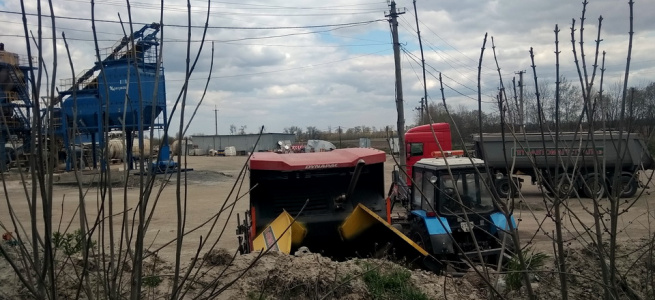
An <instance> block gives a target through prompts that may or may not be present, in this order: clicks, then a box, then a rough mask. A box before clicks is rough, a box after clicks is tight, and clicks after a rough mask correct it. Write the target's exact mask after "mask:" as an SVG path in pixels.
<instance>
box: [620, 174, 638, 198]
mask: <svg viewBox="0 0 655 300" xmlns="http://www.w3.org/2000/svg"><path fill="white" fill-rule="evenodd" d="M638 189H639V184H638V183H637V179H636V178H634V177H632V176H628V175H623V176H621V177H619V197H621V198H630V197H632V196H634V195H635V194H636V193H637V190H638Z"/></svg>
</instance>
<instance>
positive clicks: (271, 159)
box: [250, 148, 387, 171]
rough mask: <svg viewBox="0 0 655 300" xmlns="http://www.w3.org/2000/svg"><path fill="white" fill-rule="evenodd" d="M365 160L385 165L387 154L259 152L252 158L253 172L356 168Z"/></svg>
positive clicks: (357, 150)
mask: <svg viewBox="0 0 655 300" xmlns="http://www.w3.org/2000/svg"><path fill="white" fill-rule="evenodd" d="M360 159H363V160H364V162H365V163H366V164H367V165H370V164H375V163H383V162H385V161H386V160H387V157H386V154H385V153H384V152H382V151H380V150H376V149H371V148H347V149H335V150H332V151H329V152H314V153H289V154H278V153H273V152H257V153H254V154H253V155H252V157H251V158H250V169H251V170H279V171H298V170H311V169H327V168H347V167H354V166H356V165H357V162H358V161H359V160H360Z"/></svg>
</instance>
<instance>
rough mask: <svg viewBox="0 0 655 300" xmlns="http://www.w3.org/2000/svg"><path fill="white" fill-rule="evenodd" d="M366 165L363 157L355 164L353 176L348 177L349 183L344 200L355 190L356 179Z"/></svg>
mask: <svg viewBox="0 0 655 300" xmlns="http://www.w3.org/2000/svg"><path fill="white" fill-rule="evenodd" d="M364 165H366V162H365V161H364V160H363V159H360V160H359V161H357V166H355V172H353V177H352V178H351V179H350V184H349V185H348V192H347V193H346V200H350V197H352V195H353V193H354V192H355V186H356V185H357V181H359V175H360V174H362V169H363V168H364Z"/></svg>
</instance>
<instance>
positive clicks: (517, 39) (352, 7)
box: [0, 0, 655, 134]
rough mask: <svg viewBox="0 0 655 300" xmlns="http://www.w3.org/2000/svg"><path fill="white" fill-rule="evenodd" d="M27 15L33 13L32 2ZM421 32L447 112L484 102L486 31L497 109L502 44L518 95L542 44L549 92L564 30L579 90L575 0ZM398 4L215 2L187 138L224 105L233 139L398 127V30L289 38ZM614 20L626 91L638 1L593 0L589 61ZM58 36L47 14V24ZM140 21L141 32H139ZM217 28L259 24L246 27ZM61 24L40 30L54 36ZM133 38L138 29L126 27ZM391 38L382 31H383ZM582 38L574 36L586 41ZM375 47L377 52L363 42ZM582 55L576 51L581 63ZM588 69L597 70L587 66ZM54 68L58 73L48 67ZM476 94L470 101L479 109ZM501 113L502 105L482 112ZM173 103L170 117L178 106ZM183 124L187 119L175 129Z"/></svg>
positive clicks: (489, 84) (171, 92)
mask: <svg viewBox="0 0 655 300" xmlns="http://www.w3.org/2000/svg"><path fill="white" fill-rule="evenodd" d="M27 4H28V6H27V10H28V12H30V13H35V12H36V6H35V4H34V3H32V2H29V1H28V2H27ZM55 5H56V7H55V13H56V14H57V15H59V16H66V17H72V18H81V19H89V18H90V17H91V12H90V9H91V8H90V4H89V3H84V2H80V1H67V0H61V1H56V3H55ZM192 5H193V13H192V17H191V23H192V24H193V25H195V26H202V25H203V24H204V22H205V14H204V11H205V10H206V2H203V1H192ZM417 5H418V14H419V17H420V21H421V22H420V24H421V33H422V37H423V44H424V48H425V60H426V63H427V64H428V65H429V66H428V71H429V74H428V76H427V77H428V78H427V79H428V93H429V95H430V98H431V100H432V101H440V99H441V95H440V91H439V85H438V83H437V80H436V78H435V77H436V76H438V72H443V76H444V84H446V85H447V86H446V87H445V94H446V97H447V102H448V103H449V104H452V105H453V106H455V107H457V106H459V105H464V106H468V107H473V106H477V104H476V101H475V99H477V91H476V90H477V62H478V58H479V56H480V48H481V46H482V40H483V37H484V34H485V33H488V34H489V40H488V42H487V46H486V49H485V56H484V60H483V70H482V82H481V85H482V94H483V100H484V101H488V100H491V99H492V96H493V94H495V93H496V92H497V90H498V86H499V83H498V82H499V80H498V75H497V71H496V65H495V62H494V60H493V54H492V49H491V37H492V36H493V38H494V42H495V43H496V54H497V56H498V59H499V63H500V68H501V74H502V76H503V79H504V80H505V85H506V86H508V85H509V84H510V82H511V78H512V77H513V76H515V74H514V73H515V72H516V71H519V70H526V71H528V73H527V74H526V80H525V81H526V83H527V85H528V86H527V87H526V90H528V91H530V90H531V89H532V90H534V83H533V81H532V69H531V67H530V65H531V62H530V57H529V54H528V51H529V49H530V47H533V48H534V52H535V63H536V65H537V72H538V74H537V75H538V77H539V82H540V83H543V84H547V83H552V82H554V76H555V75H554V74H555V72H554V60H555V56H554V53H553V51H554V37H555V35H554V33H553V29H554V26H555V24H559V26H560V29H561V32H560V35H559V39H560V51H561V56H560V61H561V73H562V74H563V75H564V76H566V77H568V78H570V79H575V80H577V71H576V70H575V66H574V64H573V55H572V51H571V50H572V46H571V42H570V29H569V27H570V24H571V19H576V26H579V22H580V20H579V18H580V9H581V4H580V2H576V1H569V0H553V1H540V0H526V1H479V0H458V1H452V0H447V1H425V0H423V1H418V3H417ZM0 7H1V8H2V10H6V11H20V7H19V5H18V3H17V1H9V2H4V3H2V4H0ZM158 7H159V1H154V0H142V1H139V2H134V3H132V17H133V20H135V21H137V22H142V23H151V22H158V21H159V11H158V9H157V8H158ZM398 7H399V8H403V7H405V8H407V9H408V10H407V13H405V14H404V15H402V17H401V18H400V22H399V23H400V29H399V31H400V35H401V42H402V43H403V45H404V47H405V48H406V49H407V51H408V54H405V53H403V54H402V59H403V85H404V86H403V87H404V92H405V95H404V100H405V111H406V114H405V118H406V120H407V123H408V124H411V123H412V122H413V118H414V114H415V112H414V111H413V110H412V109H413V108H414V107H415V106H416V105H417V103H418V101H419V99H420V98H421V97H422V95H423V88H422V81H421V74H420V73H421V70H420V65H419V64H418V63H417V61H418V60H420V53H419V51H418V42H417V39H416V33H415V23H414V14H413V8H412V2H411V1H409V0H403V1H398ZM388 10H389V8H388V7H387V6H386V4H385V3H384V2H383V1H382V2H379V3H377V2H376V3H371V2H370V1H359V0H358V1H345V0H343V1H341V0H339V1H331V2H319V1H288V0H287V1H260V2H244V3H241V4H236V2H235V3H223V2H221V3H212V8H211V14H210V20H209V26H212V27H213V28H210V29H209V30H208V32H207V38H206V40H207V43H206V44H205V45H204V49H203V52H202V53H201V56H200V58H199V62H198V65H197V67H196V69H195V71H194V74H193V75H192V77H191V80H190V85H189V86H190V90H189V96H188V99H187V107H186V111H187V115H186V117H185V119H187V120H188V118H189V117H190V114H191V111H193V109H194V108H195V105H197V103H198V102H199V101H200V98H201V96H202V89H203V88H204V86H205V82H206V79H207V76H208V72H209V67H210V62H211V57H210V54H211V42H212V41H213V42H214V47H215V53H214V66H213V74H212V80H211V82H210V84H209V87H208V91H207V95H206V97H205V100H204V101H203V104H202V107H201V108H200V109H199V110H198V114H197V116H196V118H195V119H194V121H193V122H192V124H191V126H190V129H189V130H190V133H202V132H204V133H207V134H210V133H213V131H214V111H213V110H214V107H215V106H216V107H217V109H219V113H218V115H219V117H218V118H219V133H227V132H228V129H229V125H230V124H235V125H236V126H237V127H239V126H243V125H246V126H247V128H248V129H247V131H250V132H254V131H256V128H258V127H259V126H261V125H265V126H266V127H267V130H268V132H275V131H281V130H283V128H285V127H288V126H292V125H295V126H300V127H307V126H316V127H317V128H319V129H322V130H327V128H328V127H329V126H331V127H332V128H333V129H334V128H336V127H337V126H344V127H351V126H361V125H370V126H376V127H383V126H385V125H392V124H395V122H396V112H395V100H394V90H395V88H394V81H395V77H394V72H393V71H394V64H393V55H392V52H391V50H390V49H391V41H390V37H389V34H388V33H387V32H388V24H387V22H374V23H371V24H367V25H361V26H345V27H343V28H333V27H328V28H287V29H274V27H303V26H308V25H318V24H341V23H352V22H363V21H372V20H377V19H383V18H384V13H385V11H388ZM652 11H655V2H652V1H639V2H637V3H636V4H635V24H634V26H635V40H634V46H633V53H632V55H633V57H632V59H633V64H632V68H631V69H632V70H633V73H632V75H631V83H634V84H640V83H643V82H644V81H649V80H651V78H653V75H654V74H655V60H653V58H652V53H653V52H655V45H654V44H653V43H652V40H653V38H655V26H654V25H655V24H654V22H655V21H654V20H653V19H652V18H651V17H650V16H649V14H650V12H652ZM119 13H120V15H121V17H122V19H123V21H124V22H126V21H127V19H128V17H127V16H128V12H127V9H126V7H125V5H124V4H121V3H120V2H117V1H112V2H105V3H97V4H96V19H99V20H112V21H117V20H118V17H117V15H118V14H119ZM600 15H603V18H604V21H603V27H602V29H603V30H602V39H603V42H602V43H601V51H607V56H606V67H607V73H606V76H607V80H608V82H609V81H617V80H619V79H620V78H621V77H622V76H623V71H624V70H625V62H626V53H627V41H628V36H627V32H628V18H627V16H628V5H627V3H625V2H616V1H611V0H597V1H591V2H590V4H589V6H588V9H587V19H586V25H587V27H586V30H585V32H584V33H585V41H586V44H585V45H586V46H587V48H586V50H587V52H586V54H587V59H588V60H591V58H592V54H593V50H592V47H593V43H594V40H595V39H596V30H597V22H598V17H599V16H600ZM36 21H37V20H36V18H35V17H28V22H29V28H30V30H32V31H33V32H34V33H35V34H36V32H37V28H36V24H37V23H36ZM42 21H43V22H44V25H46V26H50V23H49V22H50V21H49V19H47V18H44V19H43V20H42ZM186 23H187V13H186V1H181V0H176V1H165V10H164V24H167V26H165V27H164V40H163V53H164V66H165V69H166V78H167V82H166V86H167V96H168V102H169V103H170V104H171V105H172V102H173V101H175V98H176V96H177V95H178V93H179V90H180V88H181V86H182V84H183V82H184V71H185V69H186V65H185V59H186V51H187V44H186V42H185V41H186V39H187V28H185V27H184V26H183V25H184V24H186ZM2 24H3V28H4V30H3V34H4V36H2V40H3V42H4V43H5V44H8V45H11V47H9V46H8V50H10V51H12V52H17V53H25V52H26V48H25V45H24V38H21V37H20V36H22V35H23V29H22V24H21V18H20V16H19V15H15V14H6V13H4V14H3V23H2ZM56 26H57V30H56V34H57V37H58V38H59V39H60V38H61V33H62V32H65V33H66V36H67V38H68V39H69V45H70V47H71V53H72V56H73V58H74V59H73V61H74V64H75V69H76V73H79V72H80V71H81V70H83V69H87V68H90V67H91V66H92V65H93V61H94V60H95V57H94V45H93V42H92V38H93V37H92V35H91V32H90V31H91V22H90V21H88V20H76V19H57V24H56ZM140 27H141V25H135V29H138V28H140ZM217 27H248V28H258V29H237V28H217ZM50 30H51V29H50V28H48V27H46V28H44V29H43V32H44V35H45V36H46V37H49V36H50V35H51V33H50ZM96 30H97V32H98V38H99V40H100V41H99V46H100V48H106V47H110V46H112V45H113V44H114V43H115V41H116V40H118V39H119V38H120V37H121V36H122V32H123V29H122V28H121V26H120V25H119V24H117V23H105V22H98V23H96ZM126 30H129V29H128V28H126ZM381 32H382V33H384V34H380V33H381ZM578 33H579V31H578V32H577V33H576V39H578V38H579V36H578ZM201 35H202V29H201V28H193V29H192V31H191V40H192V43H191V44H190V47H191V52H192V55H191V59H193V58H194V57H195V52H196V51H198V48H199V46H200V43H199V41H200V38H201ZM361 45H375V46H361ZM43 50H44V60H45V61H46V64H47V65H48V68H49V69H50V68H51V66H52V62H53V59H54V56H53V54H52V53H53V51H52V50H53V45H52V42H50V41H44V44H43ZM57 54H58V57H57V58H58V60H59V69H58V71H57V77H58V79H62V78H68V77H72V74H71V72H70V69H69V67H68V65H67V58H66V56H65V49H64V48H63V41H61V39H60V40H59V41H58V42H57ZM578 54H579V53H578ZM588 64H589V65H590V64H591V61H588ZM49 71H51V70H49ZM472 98H473V99H472ZM485 108H486V109H488V110H490V111H493V110H494V109H495V108H494V106H493V105H490V104H485ZM170 109H172V106H171V107H169V110H170ZM178 117H179V111H178V114H176V116H174V120H177V118H178Z"/></svg>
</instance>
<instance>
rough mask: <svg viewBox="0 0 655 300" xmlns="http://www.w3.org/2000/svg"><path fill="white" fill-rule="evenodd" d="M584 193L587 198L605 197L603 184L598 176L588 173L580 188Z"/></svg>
mask: <svg viewBox="0 0 655 300" xmlns="http://www.w3.org/2000/svg"><path fill="white" fill-rule="evenodd" d="M582 191H583V192H584V195H585V196H586V197H587V198H602V197H605V192H606V191H605V185H604V184H603V179H602V178H601V177H600V176H594V175H590V176H588V177H587V179H585V185H584V187H583V188H582Z"/></svg>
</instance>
